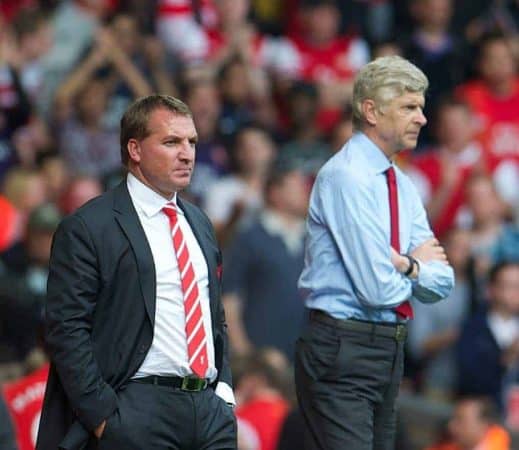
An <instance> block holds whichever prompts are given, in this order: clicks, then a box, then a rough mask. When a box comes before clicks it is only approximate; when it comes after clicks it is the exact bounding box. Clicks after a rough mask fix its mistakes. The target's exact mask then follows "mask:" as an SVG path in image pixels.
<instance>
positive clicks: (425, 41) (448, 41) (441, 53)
mask: <svg viewBox="0 0 519 450" xmlns="http://www.w3.org/2000/svg"><path fill="white" fill-rule="evenodd" d="M453 8H454V3H453V1H452V0H412V1H411V2H410V11H411V14H412V16H413V19H414V22H415V28H414V31H413V33H412V34H411V36H409V37H408V38H407V39H406V40H403V41H402V42H401V45H402V48H403V55H404V56H405V57H406V58H407V59H409V60H410V61H412V62H413V63H414V64H416V65H417V66H418V67H419V68H420V69H422V70H423V72H424V73H425V75H426V76H427V78H428V79H429V81H430V85H429V89H428V90H427V103H426V108H425V115H426V116H427V117H429V116H430V112H431V111H434V109H435V107H436V103H437V101H438V100H439V99H440V97H442V96H445V95H447V94H449V93H451V92H452V91H453V89H454V88H455V87H456V85H457V84H459V83H460V82H461V81H462V80H463V77H464V71H465V61H464V49H463V46H462V42H461V41H460V40H459V39H458V38H457V37H456V36H455V35H454V34H453V33H451V32H450V30H449V24H450V21H451V18H452V13H453ZM424 131H428V128H427V127H426V128H425V129H424ZM430 138H431V136H430V134H429V133H427V135H426V136H425V135H424V136H421V142H425V141H427V140H430Z"/></svg>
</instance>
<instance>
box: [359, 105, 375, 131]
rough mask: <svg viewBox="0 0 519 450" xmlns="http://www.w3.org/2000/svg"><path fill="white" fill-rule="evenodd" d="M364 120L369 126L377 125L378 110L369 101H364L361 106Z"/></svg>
mask: <svg viewBox="0 0 519 450" xmlns="http://www.w3.org/2000/svg"><path fill="white" fill-rule="evenodd" d="M361 108H362V115H363V116H364V120H365V121H366V122H367V123H368V124H369V125H371V126H375V125H376V124H377V116H378V110H377V107H376V105H375V102H374V101H373V100H371V99H367V100H364V101H363V102H362V105H361Z"/></svg>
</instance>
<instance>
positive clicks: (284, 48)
mask: <svg viewBox="0 0 519 450" xmlns="http://www.w3.org/2000/svg"><path fill="white" fill-rule="evenodd" d="M299 8H300V12H299V14H300V29H299V31H298V32H296V33H293V34H291V35H289V36H288V37H286V38H283V39H281V40H280V41H279V42H278V44H277V45H278V48H277V57H276V59H275V61H274V68H275V72H276V73H277V75H278V76H280V77H282V78H285V79H291V80H303V81H306V82H311V83H315V84H316V85H317V86H318V88H319V99H320V105H321V107H320V111H319V116H318V124H319V127H320V129H321V130H323V131H325V132H328V131H331V129H332V128H333V127H334V125H335V124H336V123H337V122H338V121H339V120H340V116H341V112H342V110H343V109H344V105H346V104H347V103H348V101H349V100H350V98H351V94H352V87H353V77H354V76H355V74H356V73H357V71H358V70H359V69H360V68H361V67H362V66H363V65H364V64H366V63H367V62H368V60H369V49H368V46H367V44H366V42H365V41H364V40H363V39H362V38H360V37H359V36H357V35H355V34H350V33H345V34H340V31H339V28H340V21H341V16H340V11H339V9H338V6H337V2H336V1H335V0H301V1H300V3H299Z"/></svg>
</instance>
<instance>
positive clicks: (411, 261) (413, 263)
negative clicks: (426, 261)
mask: <svg viewBox="0 0 519 450" xmlns="http://www.w3.org/2000/svg"><path fill="white" fill-rule="evenodd" d="M402 256H404V257H405V259H406V260H407V268H406V270H405V272H403V274H404V276H406V277H409V278H417V277H418V273H419V271H420V264H419V262H418V261H417V260H416V258H414V257H413V256H411V255H407V254H405V255H402Z"/></svg>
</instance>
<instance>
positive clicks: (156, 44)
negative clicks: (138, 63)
mask: <svg viewBox="0 0 519 450" xmlns="http://www.w3.org/2000/svg"><path fill="white" fill-rule="evenodd" d="M143 49H144V56H145V58H146V61H147V62H148V64H149V66H150V67H161V66H162V65H163V64H164V58H165V51H164V46H163V45H162V43H161V42H160V41H159V40H158V39H157V38H155V37H146V38H145V39H144V43H143Z"/></svg>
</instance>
